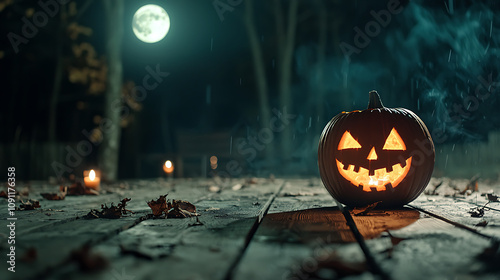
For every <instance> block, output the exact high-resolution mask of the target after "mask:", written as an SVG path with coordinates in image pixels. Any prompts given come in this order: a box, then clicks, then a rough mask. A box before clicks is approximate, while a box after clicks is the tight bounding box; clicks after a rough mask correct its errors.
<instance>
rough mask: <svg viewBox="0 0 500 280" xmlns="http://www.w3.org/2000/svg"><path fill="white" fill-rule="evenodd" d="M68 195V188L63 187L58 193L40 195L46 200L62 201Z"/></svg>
mask: <svg viewBox="0 0 500 280" xmlns="http://www.w3.org/2000/svg"><path fill="white" fill-rule="evenodd" d="M67 193H68V187H64V188H63V190H62V191H59V193H41V194H40V195H41V196H42V197H43V198H45V199H47V200H63V199H64V198H65V197H66V194H67Z"/></svg>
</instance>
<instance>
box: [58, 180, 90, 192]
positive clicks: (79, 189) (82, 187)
mask: <svg viewBox="0 0 500 280" xmlns="http://www.w3.org/2000/svg"><path fill="white" fill-rule="evenodd" d="M65 188H67V195H99V192H98V191H96V190H94V189H92V188H89V187H87V186H85V185H83V184H82V183H80V182H75V183H74V184H72V185H71V186H69V187H65V186H60V187H59V191H61V192H62V191H64V189H65Z"/></svg>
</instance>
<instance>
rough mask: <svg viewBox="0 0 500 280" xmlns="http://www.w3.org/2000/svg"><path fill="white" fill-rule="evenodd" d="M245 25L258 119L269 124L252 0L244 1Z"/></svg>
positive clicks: (267, 104)
mask: <svg viewBox="0 0 500 280" xmlns="http://www.w3.org/2000/svg"><path fill="white" fill-rule="evenodd" d="M244 23H245V27H246V29H247V34H248V41H249V43H250V50H251V52H252V58H253V59H252V61H253V69H254V75H255V80H256V84H257V85H256V86H257V96H258V99H259V111H260V120H261V123H262V124H264V125H269V122H270V120H271V107H270V106H269V90H268V83H267V77H266V67H265V65H264V55H263V54H262V48H261V46H260V44H259V36H258V35H257V28H256V26H255V20H254V1H253V0H247V1H245V17H244ZM273 151H274V149H272V147H268V148H267V149H266V157H267V158H270V157H272V152H273Z"/></svg>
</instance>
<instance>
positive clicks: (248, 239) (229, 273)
mask: <svg viewBox="0 0 500 280" xmlns="http://www.w3.org/2000/svg"><path fill="white" fill-rule="evenodd" d="M286 184H287V181H283V184H281V186H280V187H279V188H278V190H277V191H276V192H275V193H274V194H272V195H271V196H270V197H269V199H268V200H267V202H266V203H265V204H264V206H262V208H261V209H260V211H259V215H258V216H257V217H256V218H255V222H254V224H253V225H252V227H251V228H250V231H249V232H248V234H247V236H246V238H245V244H244V245H243V248H242V249H241V251H240V253H239V254H238V256H237V257H236V258H235V259H234V261H233V262H232V263H231V266H229V269H228V270H227V273H226V276H225V277H224V280H231V279H232V278H233V274H234V272H235V270H236V268H237V267H238V264H239V263H240V261H241V260H242V259H243V255H245V252H246V250H247V248H248V245H250V242H252V239H253V237H254V235H255V233H256V232H257V229H258V228H259V226H260V224H261V222H262V220H263V219H264V217H265V216H266V215H267V212H268V211H269V208H271V204H272V203H273V202H274V200H275V199H276V197H277V196H278V195H279V194H280V193H281V191H282V190H283V188H284V187H285V185H286Z"/></svg>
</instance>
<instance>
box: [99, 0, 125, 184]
mask: <svg viewBox="0 0 500 280" xmlns="http://www.w3.org/2000/svg"><path fill="white" fill-rule="evenodd" d="M103 3H104V8H105V14H106V27H105V28H106V35H107V43H106V57H107V61H108V83H107V90H106V95H105V98H104V117H105V118H106V121H108V124H109V125H107V126H106V127H105V128H104V131H103V135H104V137H103V141H102V144H101V146H100V155H99V165H100V168H101V169H102V171H103V177H104V179H106V180H109V181H114V180H116V179H117V176H118V159H119V158H118V157H119V152H120V136H121V126H120V112H121V111H120V106H117V104H120V103H121V101H120V99H121V88H122V82H123V66H122V55H121V54H122V53H121V45H122V39H123V10H124V3H123V1H122V0H105V1H103Z"/></svg>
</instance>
